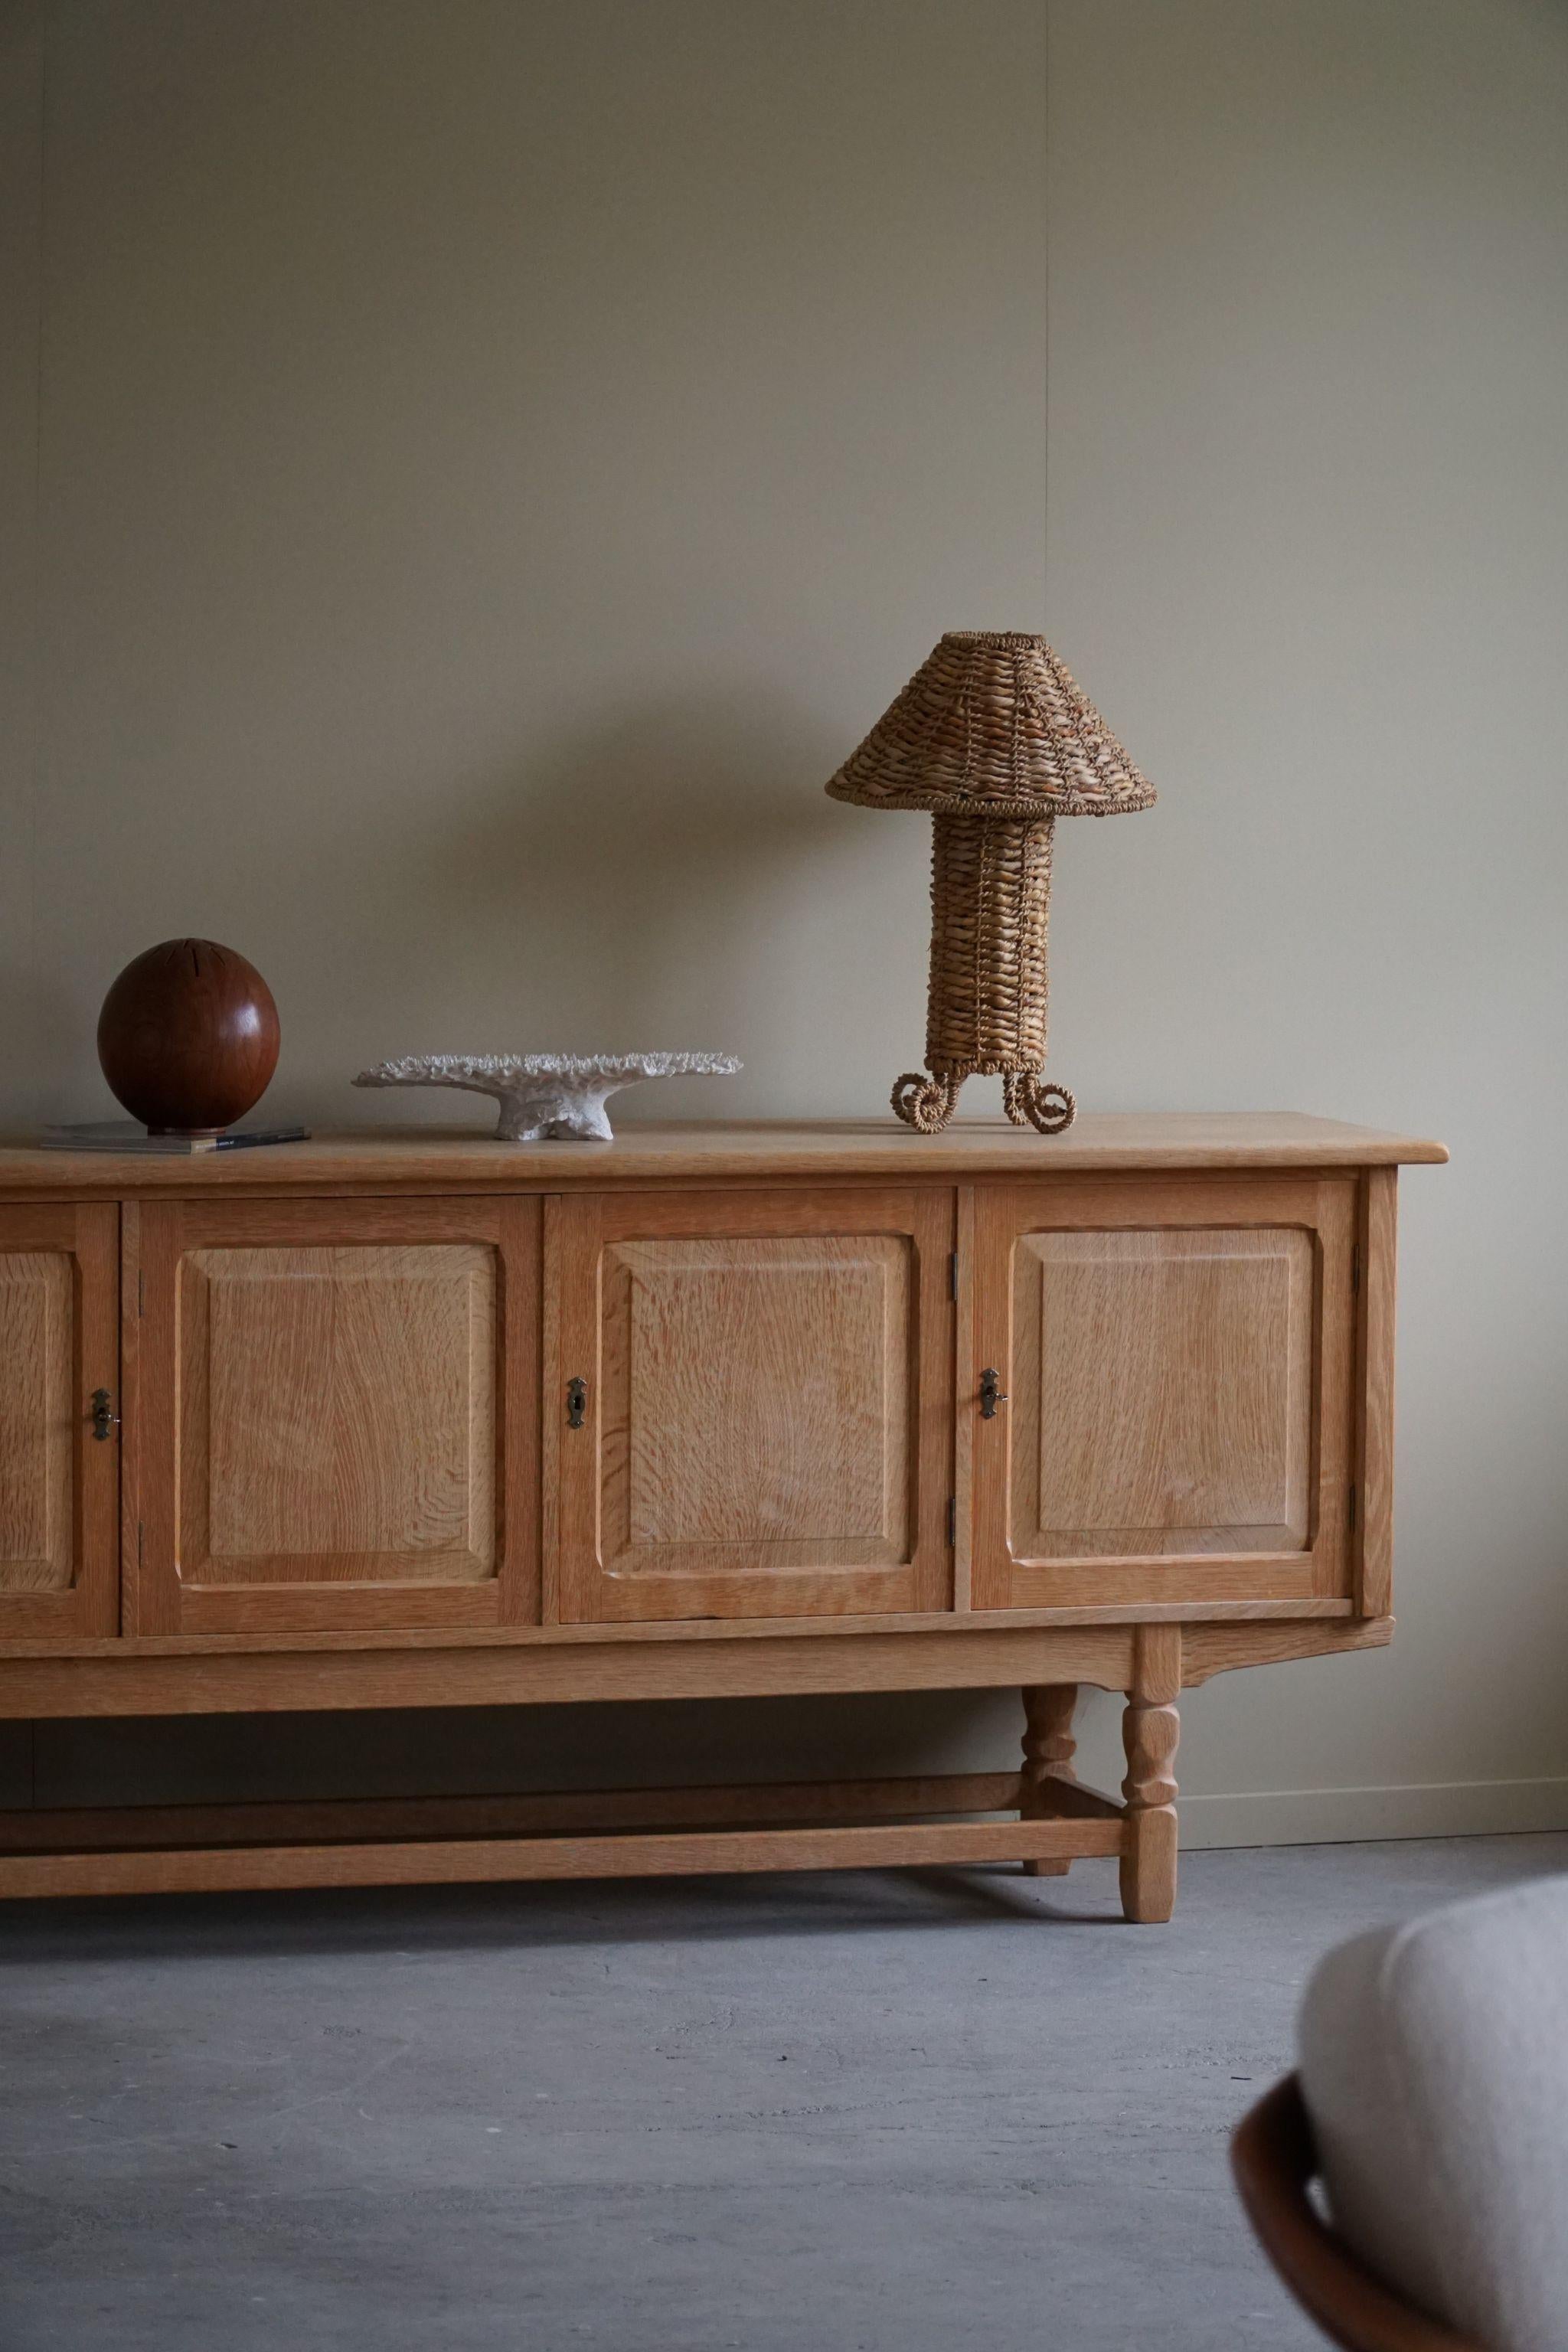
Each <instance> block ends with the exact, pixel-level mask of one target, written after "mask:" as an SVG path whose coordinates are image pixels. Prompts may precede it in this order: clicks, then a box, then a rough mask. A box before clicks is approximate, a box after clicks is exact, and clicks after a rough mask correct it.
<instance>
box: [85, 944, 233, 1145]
mask: <svg viewBox="0 0 1568 2352" xmlns="http://www.w3.org/2000/svg"><path fill="white" fill-rule="evenodd" d="M98 1058H99V1061H100V1064H101V1065H102V1067H103V1075H104V1076H105V1077H106V1078H107V1079H108V1081H109V1084H110V1091H111V1092H112V1093H113V1094H114V1095H115V1096H116V1097H117V1098H118V1099H119V1101H121V1103H123V1104H124V1106H125V1108H126V1109H127V1110H128V1111H129V1112H130V1113H131V1115H132V1118H139V1119H140V1120H141V1121H142V1124H143V1126H144V1127H145V1128H146V1129H147V1130H148V1132H149V1133H150V1134H152V1135H187V1136H205V1135H220V1134H221V1133H222V1132H223V1129H225V1128H226V1127H227V1126H228V1125H229V1124H230V1122H231V1121H232V1120H234V1119H237V1118H243V1117H244V1115H245V1113H246V1112H247V1110H249V1109H250V1108H252V1106H253V1105H254V1104H256V1103H258V1102H259V1101H260V1100H261V1097H262V1096H263V1095H264V1094H265V1093H266V1091H267V1088H268V1085H269V1084H270V1082H271V1078H272V1073H273V1071H274V1070H275V1069H276V1068H277V1067H278V1007H277V1006H276V1004H274V1003H273V1002H272V991H271V990H270V989H269V988H268V985H267V982H265V981H264V980H263V979H262V977H261V974H260V973H259V972H258V971H257V969H256V966H255V965H254V964H252V963H247V961H246V960H245V958H244V956H242V955H237V953H236V952H235V950H234V949H233V948H220V947H219V946H218V945H217V942H216V940H164V941H163V944H162V945H161V946H159V947H155V948H149V949H148V950H147V951H146V953H145V954H144V955H139V956H138V957H137V958H136V960H135V961H134V962H133V963H128V964H127V965H126V967H125V969H124V971H122V972H121V975H120V977H119V979H118V980H117V981H116V982H115V983H114V985H113V987H112V988H111V989H110V992H109V994H108V995H107V996H106V997H105V998H104V1000H103V1011H102V1012H101V1013H100V1014H99V1018H98Z"/></svg>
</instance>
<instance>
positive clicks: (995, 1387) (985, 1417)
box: [980, 1364, 1007, 1421]
mask: <svg viewBox="0 0 1568 2352" xmlns="http://www.w3.org/2000/svg"><path fill="white" fill-rule="evenodd" d="M1006 1402H1007V1391H1006V1390H1005V1388H1004V1387H1003V1386H1002V1375H1001V1373H1000V1372H999V1371H998V1370H996V1367H995V1365H994V1364H987V1365H986V1367H985V1370H984V1371H983V1372H982V1373H981V1375H980V1418H981V1420H982V1421H994V1420H995V1418H996V1408H997V1406H998V1405H999V1404H1005V1403H1006Z"/></svg>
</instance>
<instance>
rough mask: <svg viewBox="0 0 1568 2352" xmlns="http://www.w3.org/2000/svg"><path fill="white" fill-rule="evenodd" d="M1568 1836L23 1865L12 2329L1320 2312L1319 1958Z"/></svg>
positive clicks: (8, 2342) (849, 2334)
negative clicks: (137, 1866) (1137, 1866)
mask: <svg viewBox="0 0 1568 2352" xmlns="http://www.w3.org/2000/svg"><path fill="white" fill-rule="evenodd" d="M1563 1869H1568V1836H1562V1837H1548V1836H1542V1837H1520V1838H1470V1839H1456V1840H1449V1841H1447V1842H1443V1843H1423V1844H1399V1845H1363V1846H1317V1847H1305V1846H1298V1847H1292V1848H1282V1849H1273V1850H1268V1851H1254V1852H1241V1853H1237V1852H1230V1853H1197V1854H1193V1855H1190V1856H1187V1857H1185V1858H1184V1865H1183V1889H1182V1900H1181V1904H1180V1906H1179V1909H1178V1913H1177V1916H1176V1920H1175V1922H1174V1924H1173V1926H1171V1927H1164V1928H1159V1927H1144V1928H1131V1927H1123V1926H1122V1925H1121V1921H1120V1919H1119V1918H1118V1916H1116V1906H1115V1885H1114V1877H1115V1865H1114V1864H1106V1863H1094V1862H1090V1863H1079V1864H1076V1865H1075V1867H1074V1870H1073V1874H1072V1876H1071V1877H1070V1878H1068V1879H1066V1880H1059V1879H1058V1880H1039V1881H1032V1880H1025V1879H1023V1878H1021V1877H1019V1876H1016V1875H1015V1874H1011V1873H1005V1872H996V1873H979V1872H975V1873H970V1874H930V1875H918V1876H916V1875H908V1874H885V1875H878V1874H865V1875H855V1876H844V1877H827V1876H823V1877H812V1878H782V1877H781V1878H774V1879H766V1880H744V1879H730V1880H711V1881H704V1882H696V1883H689V1884H686V1885H679V1884H666V1885H652V1884H650V1885H635V1884H634V1885H593V1886H584V1887H577V1888H567V1887H519V1888H506V1889H499V1890H494V1891H489V1890H487V1891H483V1892H479V1891H476V1892H471V1893H469V1892H464V1891H457V1892H452V1891H442V1892H429V1893H415V1894H407V1895H404V1894H399V1895H370V1894H365V1895H342V1896H330V1897H323V1896H320V1895H290V1896H269V1897H264V1896H246V1897H239V1898H225V1899H219V1898H216V1897H214V1898H207V1899H203V1900H199V1901H198V1900H186V1901H180V1902H166V1903H163V1904H151V1903H136V1904H132V1903H115V1904H97V1905H91V1904H72V1905H56V1906H47V1907H39V1908H36V1909H30V1910H29V1909H24V1908H22V1907H21V1906H17V1907H16V1909H13V1910H11V1911H9V1912H7V1913H6V1914H5V1916H4V1918H3V1920H0V1955H3V1960H4V2036H5V2051H4V2056H5V2076H4V2084H3V2086H0V2160H3V2162H4V2168H5V2187H6V2195H5V2246H4V2255H3V2260H0V2345H3V2346H4V2347H5V2352H44V2347H49V2348H50V2352H108V2348H109V2347H114V2352H153V2347H156V2352H260V2347H268V2352H272V2347H290V2352H292V2347H301V2352H306V2348H307V2347H308V2352H405V2347H406V2348H407V2352H415V2347H418V2352H429V2347H432V2346H435V2347H456V2352H491V2347H496V2352H500V2347H507V2352H518V2348H519V2347H525V2348H526V2352H553V2348H554V2347H571V2352H581V2347H585V2346H594V2345H597V2346H600V2347H607V2352H720V2347H744V2352H958V2348H959V2347H963V2352H970V2348H971V2347H974V2348H975V2352H1025V2348H1026V2347H1027V2352H1040V2347H1046V2352H1100V2347H1104V2348H1105V2352H1110V2347H1116V2352H1121V2347H1130V2346H1133V2345H1140V2344H1144V2343H1148V2342H1152V2341H1158V2343H1159V2344H1160V2346H1161V2347H1162V2352H1200V2347H1202V2352H1215V2347H1227V2352H1228V2347H1238V2352H1239V2348H1240V2347H1252V2346H1258V2347H1264V2346H1267V2347H1270V2352H1307V2347H1313V2346H1317V2345H1318V2344H1319V2343H1320V2339H1319V2338H1318V2337H1317V2336H1316V2335H1315V2334H1314V2333H1313V2332H1312V2331H1311V2330H1310V2328H1309V2327H1308V2326H1307V2325H1306V2324H1305V2322H1304V2321H1303V2320H1301V2319H1300V2317H1299V2316H1298V2315H1297V2314H1296V2313H1295V2311H1294V2310H1293V2308H1292V2307H1291V2305H1289V2303H1288V2302H1287V2300H1286V2298H1285V2296H1284V2295H1283V2294H1282V2293H1281V2292H1280V2290H1279V2288H1278V2287H1277V2286H1276V2285H1275V2284H1274V2281H1273V2279H1272V2277H1271V2276H1270V2274H1269V2273H1268V2271H1266V2270H1265V2268H1264V2267H1263V2265H1262V2263H1260V2261H1259V2260H1258V2257H1257V2255H1256V2254H1255V2253H1254V2252H1253V2249H1252V2245H1251V2242H1250V2240H1249V2239H1248V2237H1247V2231H1246V2230H1245V2228H1244V2227H1243V2224H1242V2222H1241V2220H1240V2218H1239V2215H1238V2212H1237V2206H1236V2203H1235V2200H1234V2199H1233V2197H1232V2194H1231V2191H1230V2187H1229V2183H1228V2179H1227V2176H1226V2163H1225V2156H1226V2134H1227V2132H1228V2130H1229V2127H1230V2125H1231V2123H1232V2121H1233V2120H1234V2118H1235V2117H1236V2116H1237V2114H1238V2113H1239V2112H1240V2111H1241V2109H1242V2108H1243V2107H1244V2106H1245V2105H1247V2103H1248V2101H1249V2100H1251V2099H1252V2098H1254V2097H1255V2096H1256V2095H1258V2091H1259V2090H1260V2089H1261V2088H1262V2087H1263V2085H1264V2084H1267V2083H1268V2082H1269V2081H1271V2080H1272V2079H1273V2077H1274V2076H1275V2075H1276V2074H1279V2072H1280V2071H1281V2070H1282V2068H1283V2067H1284V2066H1285V2064H1286V2063H1287V2061H1288V2056H1289V2048H1290V2028H1291V2016H1292V2011H1293V2009H1294V2005H1295V2002H1296V1999H1297V1995H1298V1991H1299V1989H1300V1984H1301V1981H1302V1979H1303V1977H1304V1975H1305V1973H1306V1971H1307V1969H1308V1968H1309V1966H1310V1963H1311V1961H1312V1959H1313V1958H1314V1957H1315V1956H1316V1955H1317V1954H1318V1953H1319V1952H1321V1950H1322V1949H1323V1948H1325V1946H1327V1945H1328V1944H1330V1943H1331V1942H1332V1941H1334V1940H1335V1939H1336V1938H1337V1937H1341V1936H1343V1935H1346V1934H1348V1933H1350V1932H1352V1930H1353V1929H1355V1928H1357V1927H1362V1926H1363V1925H1366V1924H1369V1923H1371V1922H1373V1921H1376V1920H1380V1919H1384V1918H1387V1917H1392V1916H1396V1915H1399V1914H1404V1913H1408V1912H1411V1911H1414V1910H1416V1909H1419V1908H1421V1907H1422V1906H1426V1905H1428V1904H1432V1903H1436V1902H1440V1901H1443V1900H1445V1899H1447V1898H1448V1897H1450V1896H1453V1895H1462V1894H1467V1893H1469V1892H1471V1891H1478V1892H1479V1891H1480V1890H1481V1889H1484V1888H1487V1887H1492V1886H1497V1885H1504V1884H1507V1883H1509V1882H1511V1881H1513V1880H1516V1879H1520V1878H1524V1877H1531V1876H1535V1875H1538V1874H1542V1873H1543V1872H1547V1871H1552V1870H1563Z"/></svg>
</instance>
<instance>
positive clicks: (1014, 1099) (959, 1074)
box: [893, 813, 1076, 1135]
mask: <svg viewBox="0 0 1568 2352" xmlns="http://www.w3.org/2000/svg"><path fill="white" fill-rule="evenodd" d="M1054 830H1055V820H1054V819H1053V818H1051V817H1048V816H1046V817H979V816H956V815H949V814H946V813H939V814H937V815H936V816H935V817H934V818H933V819H932V823H931V987H930V992H929V994H928V997H927V1000H926V1063H927V1066H928V1068H929V1071H930V1076H927V1075H926V1074H925V1072H922V1071H918V1070H914V1071H906V1072H905V1074H904V1076H902V1077H900V1079H899V1081H898V1083H897V1085H896V1086H895V1087H894V1088H893V1108H894V1110H895V1111H896V1112H897V1113H898V1116H899V1117H900V1118H901V1119H902V1120H903V1121H904V1123H905V1124H906V1126H909V1127H913V1128H917V1129H919V1130H920V1132H921V1134H922V1135H935V1134H937V1133H938V1132H940V1130H941V1129H942V1128H944V1127H945V1126H946V1125H947V1123H948V1121H949V1119H950V1118H952V1114H953V1111H954V1109H955V1108H956V1107H957V1103H958V1094H959V1088H960V1087H962V1086H963V1081H964V1079H965V1078H967V1077H974V1076H1000V1077H1001V1078H1002V1080H1003V1089H1002V1098H1003V1102H1004V1105H1005V1109H1006V1112H1007V1116H1008V1118H1010V1119H1011V1120H1012V1121H1013V1123H1014V1125H1015V1126H1016V1127H1033V1128H1036V1129H1038V1130H1039V1132H1040V1133H1041V1134H1042V1135H1058V1134H1059V1133H1060V1132H1061V1130H1062V1129H1063V1128H1066V1127H1070V1126H1071V1125H1072V1121H1073V1116H1074V1110H1075V1108H1076V1107H1075V1105H1074V1102H1073V1098H1072V1097H1071V1095H1069V1094H1068V1092H1067V1090H1066V1088H1065V1087H1058V1086H1054V1085H1048V1084H1047V1081H1046V1078H1045V1076H1044V1071H1045V1062H1046V1014H1047V973H1046V929H1047V921H1048V919H1049V913H1050V896H1051V839H1052V835H1053V832H1054Z"/></svg>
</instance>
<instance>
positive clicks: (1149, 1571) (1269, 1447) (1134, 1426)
mask: <svg viewBox="0 0 1568 2352" xmlns="http://www.w3.org/2000/svg"><path fill="white" fill-rule="evenodd" d="M1355 1202H1356V1187H1355V1182H1354V1180H1353V1179H1351V1178H1332V1179H1329V1180H1325V1181H1311V1180H1309V1181H1302V1180H1300V1179H1296V1178H1280V1179H1274V1178H1268V1177H1258V1178H1248V1179H1246V1180H1236V1181H1231V1180H1222V1179H1193V1180H1180V1179H1177V1180H1172V1179H1168V1178H1167V1179H1164V1180H1163V1181H1159V1182H1152V1181H1151V1182H1145V1181H1114V1180H1106V1181H1100V1183H1098V1184H1094V1183H1088V1182H1084V1183H1072V1182H1068V1183H1060V1184H1058V1183H1055V1182H1049V1183H1041V1184H1035V1185H1024V1184H1019V1185H1011V1184H1009V1185H1002V1186H998V1187H996V1188H994V1189H990V1188H977V1191H976V1194H975V1204H974V1234H975V1259H974V1340H975V1349H974V1360H973V1365H972V1366H970V1367H967V1368H966V1376H965V1382H964V1385H965V1387H966V1389H967V1391H968V1394H967V1398H966V1399H965V1400H964V1402H966V1403H967V1406H968V1409H969V1411H970V1412H972V1414H973V1465H974V1467H973V1492H974V1505H975V1521H974V1553H973V1595H974V1600H975V1601H976V1604H977V1605H978V1606H980V1607H984V1608H1000V1609H1005V1608H1035V1607H1049V1606H1053V1605H1056V1604H1058V1603H1060V1604H1063V1605H1069V1606H1079V1605H1082V1604H1086V1603H1088V1604H1092V1603H1095V1602H1112V1603H1114V1602H1133V1603H1145V1602H1150V1601H1246V1600H1274V1601H1306V1600H1322V1599H1339V1598H1341V1597H1342V1596H1345V1595H1348V1593H1349V1591H1350V1589H1351V1588H1350V1568H1351V1561H1350V1515H1351V1508H1352V1495H1351V1485H1350V1479H1351V1459H1352V1367H1353V1354H1354V1349H1353V1339H1354V1332H1353V1319H1354V1318H1353V1303H1352V1244H1353V1240H1354V1231H1355ZM987 1368H989V1369H991V1370H993V1371H994V1373H995V1374H996V1380H995V1383H994V1385H995V1386H996V1387H997V1388H998V1389H1000V1391H1002V1392H1003V1394H1002V1397H1001V1400H1000V1401H999V1402H997V1404H996V1406H995V1409H994V1413H993V1414H992V1415H991V1416H990V1417H989V1418H988V1417H986V1415H985V1413H984V1400H983V1394H982V1376H983V1374H984V1371H985V1370H986V1369H987Z"/></svg>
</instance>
